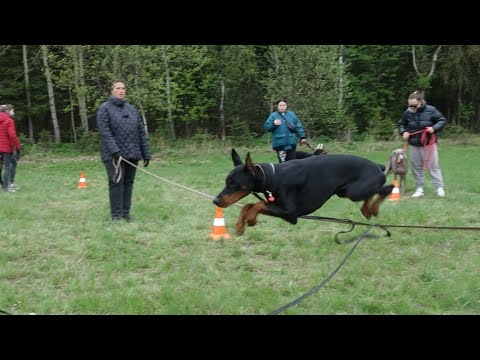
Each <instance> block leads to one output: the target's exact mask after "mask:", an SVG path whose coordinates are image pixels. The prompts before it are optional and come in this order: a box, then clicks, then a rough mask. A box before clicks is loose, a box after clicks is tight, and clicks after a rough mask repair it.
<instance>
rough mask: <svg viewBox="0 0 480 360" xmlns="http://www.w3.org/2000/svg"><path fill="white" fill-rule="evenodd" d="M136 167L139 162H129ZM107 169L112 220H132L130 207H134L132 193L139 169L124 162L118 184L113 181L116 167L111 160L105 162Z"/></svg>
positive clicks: (121, 165)
mask: <svg viewBox="0 0 480 360" xmlns="http://www.w3.org/2000/svg"><path fill="white" fill-rule="evenodd" d="M128 161H130V162H131V163H132V164H135V166H136V165H137V164H138V160H128ZM103 164H104V165H105V169H106V170H107V175H108V190H109V195H110V212H111V214H112V220H119V219H121V218H124V219H125V220H127V221H128V220H130V207H131V205H132V192H133V181H134V179H135V174H136V172H137V168H136V167H133V166H131V165H130V164H127V163H126V162H124V161H122V162H121V163H120V167H121V175H122V177H121V179H120V181H119V182H118V183H116V182H114V181H113V177H114V175H115V167H114V166H113V162H112V161H111V160H109V161H104V162H103Z"/></svg>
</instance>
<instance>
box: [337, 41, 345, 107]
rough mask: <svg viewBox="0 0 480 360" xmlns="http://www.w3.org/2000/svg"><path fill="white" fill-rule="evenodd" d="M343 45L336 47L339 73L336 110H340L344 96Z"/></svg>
mask: <svg viewBox="0 0 480 360" xmlns="http://www.w3.org/2000/svg"><path fill="white" fill-rule="evenodd" d="M344 50H345V48H344V46H343V45H340V47H339V49H338V65H339V70H340V71H339V74H338V110H339V112H341V111H342V108H343V97H344V95H343V94H344V90H343V86H344V76H345V75H344V74H345V64H344Z"/></svg>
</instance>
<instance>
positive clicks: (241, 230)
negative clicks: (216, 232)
mask: <svg viewBox="0 0 480 360" xmlns="http://www.w3.org/2000/svg"><path fill="white" fill-rule="evenodd" d="M236 230H237V231H236V232H237V236H242V235H243V233H244V232H245V226H243V225H242V226H237V228H236Z"/></svg>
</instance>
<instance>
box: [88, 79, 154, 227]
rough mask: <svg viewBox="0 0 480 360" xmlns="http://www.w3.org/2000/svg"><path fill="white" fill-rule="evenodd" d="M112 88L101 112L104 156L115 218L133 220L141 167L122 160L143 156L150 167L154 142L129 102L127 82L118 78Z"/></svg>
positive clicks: (98, 123) (98, 114) (102, 150)
mask: <svg viewBox="0 0 480 360" xmlns="http://www.w3.org/2000/svg"><path fill="white" fill-rule="evenodd" d="M109 90H110V94H111V96H110V97H109V99H108V101H106V102H104V103H103V104H102V105H100V108H99V109H98V111H97V127H98V131H99V134H100V146H101V157H102V161H103V163H104V165H105V169H106V170H107V175H108V188H109V195H110V210H111V215H112V220H113V221H117V220H120V219H122V218H123V219H125V220H127V221H130V207H131V204H132V192H133V182H134V180H135V173H136V170H137V168H136V167H133V166H131V165H130V164H127V163H126V162H124V161H121V158H124V159H126V160H128V161H130V162H131V163H133V164H135V166H136V165H137V164H138V162H139V160H141V159H143V166H145V167H147V166H148V163H149V161H150V159H151V154H150V145H149V143H148V138H147V133H146V131H145V126H144V124H143V121H142V118H141V117H140V115H139V114H138V111H137V110H136V109H135V108H134V107H133V106H132V105H130V104H129V103H128V102H127V101H125V94H126V89H125V83H124V82H123V81H121V80H114V81H112V82H111V83H110V86H109ZM116 167H119V171H116ZM119 175H120V179H119V180H118V176H119ZM116 180H118V182H117V181H116Z"/></svg>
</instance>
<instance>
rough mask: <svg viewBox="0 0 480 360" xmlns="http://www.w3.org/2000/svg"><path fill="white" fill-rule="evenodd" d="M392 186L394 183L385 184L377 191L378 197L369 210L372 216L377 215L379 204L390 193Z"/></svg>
mask: <svg viewBox="0 0 480 360" xmlns="http://www.w3.org/2000/svg"><path fill="white" fill-rule="evenodd" d="M393 188H394V185H387V186H384V187H382V189H381V190H380V192H379V193H378V197H377V199H376V200H375V202H374V203H373V204H372V206H371V208H370V212H371V213H372V215H373V216H378V212H379V210H380V204H381V203H382V202H383V200H385V198H386V197H387V196H388V195H390V193H391V192H392V190H393Z"/></svg>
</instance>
